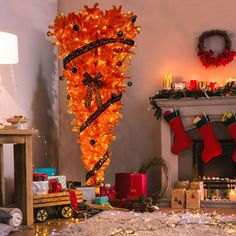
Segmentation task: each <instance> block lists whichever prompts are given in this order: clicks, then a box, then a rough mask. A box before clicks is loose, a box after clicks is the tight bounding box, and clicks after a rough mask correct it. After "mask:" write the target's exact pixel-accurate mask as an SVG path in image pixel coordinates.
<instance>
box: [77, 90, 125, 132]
mask: <svg viewBox="0 0 236 236" xmlns="http://www.w3.org/2000/svg"><path fill="white" fill-rule="evenodd" d="M121 97H122V93H121V94H119V95H116V94H112V96H111V98H110V99H109V100H108V101H107V102H105V103H104V104H102V106H101V107H100V108H98V109H97V110H96V111H95V112H94V113H93V114H92V115H91V116H89V118H88V119H87V120H86V121H85V122H84V124H83V125H82V126H81V127H80V130H79V134H80V133H81V132H82V131H84V130H85V129H86V128H87V127H88V126H89V125H90V124H91V123H92V122H93V121H94V120H96V119H97V118H98V116H100V115H101V114H102V113H103V112H104V111H105V110H106V109H107V108H108V107H109V106H110V105H111V104H113V103H115V102H118V101H120V99H121Z"/></svg>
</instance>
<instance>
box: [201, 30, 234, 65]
mask: <svg viewBox="0 0 236 236" xmlns="http://www.w3.org/2000/svg"><path fill="white" fill-rule="evenodd" d="M212 36H220V37H221V38H223V39H224V50H223V52H221V53H219V54H218V55H217V56H216V55H215V53H214V52H213V51H212V50H207V49H206V47H205V40H206V39H208V38H210V37H212ZM231 46H232V42H231V39H230V37H229V35H228V33H227V32H226V31H222V30H210V31H205V32H203V33H202V34H201V36H200V37H199V42H198V56H199V57H200V60H201V62H202V64H203V65H204V66H205V67H206V68H208V67H210V66H214V67H218V66H225V65H226V64H228V63H230V62H231V61H233V59H234V57H235V55H236V51H233V50H231Z"/></svg>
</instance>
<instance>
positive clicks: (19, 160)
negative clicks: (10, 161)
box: [0, 129, 38, 226]
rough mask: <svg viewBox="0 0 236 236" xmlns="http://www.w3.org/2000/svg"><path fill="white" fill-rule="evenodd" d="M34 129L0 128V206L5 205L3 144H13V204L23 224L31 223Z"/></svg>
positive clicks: (36, 132)
mask: <svg viewBox="0 0 236 236" xmlns="http://www.w3.org/2000/svg"><path fill="white" fill-rule="evenodd" d="M35 134H38V130H34V129H22V130H20V129H9V130H7V129H0V191H1V192H0V206H4V205H5V200H6V199H5V181H4V159H3V144H9V143H12V144H14V182H15V188H14V189H15V190H14V191H15V192H14V193H15V205H16V207H18V208H20V209H21V211H22V213H23V224H25V225H27V226H30V225H32V224H33V192H32V191H33V190H32V185H33V173H32V172H33V171H32V168H33V166H32V136H33V135H35Z"/></svg>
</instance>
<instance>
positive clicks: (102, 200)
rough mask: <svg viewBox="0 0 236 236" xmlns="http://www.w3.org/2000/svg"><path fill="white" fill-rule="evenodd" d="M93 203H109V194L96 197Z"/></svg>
mask: <svg viewBox="0 0 236 236" xmlns="http://www.w3.org/2000/svg"><path fill="white" fill-rule="evenodd" d="M93 203H94V204H97V205H103V204H106V203H108V196H103V197H96V198H95V199H94V200H93Z"/></svg>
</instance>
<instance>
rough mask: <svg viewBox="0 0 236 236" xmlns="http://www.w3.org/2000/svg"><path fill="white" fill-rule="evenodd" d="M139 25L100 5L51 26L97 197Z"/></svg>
mask: <svg viewBox="0 0 236 236" xmlns="http://www.w3.org/2000/svg"><path fill="white" fill-rule="evenodd" d="M135 21H136V16H135V15H134V14H133V13H132V12H128V13H122V12H121V6H120V7H119V8H117V7H115V6H113V8H112V9H110V10H106V11H102V10H101V9H99V7H98V4H95V5H94V7H92V8H89V7H87V6H85V7H84V9H82V10H81V11H80V12H79V13H74V12H73V13H70V14H69V15H68V16H64V15H63V14H60V15H59V16H57V17H56V19H55V21H54V24H53V25H51V26H49V28H50V30H51V31H49V32H48V36H51V37H53V38H54V39H55V41H54V42H53V44H54V45H56V46H58V47H59V52H58V58H59V59H62V58H63V66H64V70H63V77H64V78H65V79H66V81H67V82H66V88H67V92H68V96H67V98H68V112H69V113H70V114H73V115H74V117H75V119H74V120H73V121H72V122H71V124H72V125H73V129H72V130H73V131H74V132H75V133H76V134H77V142H79V143H80V148H81V152H82V157H81V158H82V162H83V165H84V167H85V168H86V170H87V175H86V184H87V185H92V186H95V187H96V189H97V192H98V191H99V187H100V186H101V185H102V181H103V180H104V170H105V169H106V168H107V166H108V165H109V163H110V158H111V152H110V151H108V148H109V144H110V143H111V141H112V140H113V139H114V138H115V136H114V134H113V132H114V130H113V129H114V126H115V125H116V124H117V123H118V120H119V119H120V118H121V117H122V115H121V114H120V109H121V107H122V103H121V97H122V94H123V93H124V92H125V87H126V82H125V80H127V79H128V77H127V76H125V72H126V71H127V69H128V65H129V62H130V59H131V55H132V54H133V52H132V51H131V49H132V47H134V41H133V38H134V37H135V36H136V35H137V33H138V32H139V27H138V26H135ZM130 84H131V83H130Z"/></svg>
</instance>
